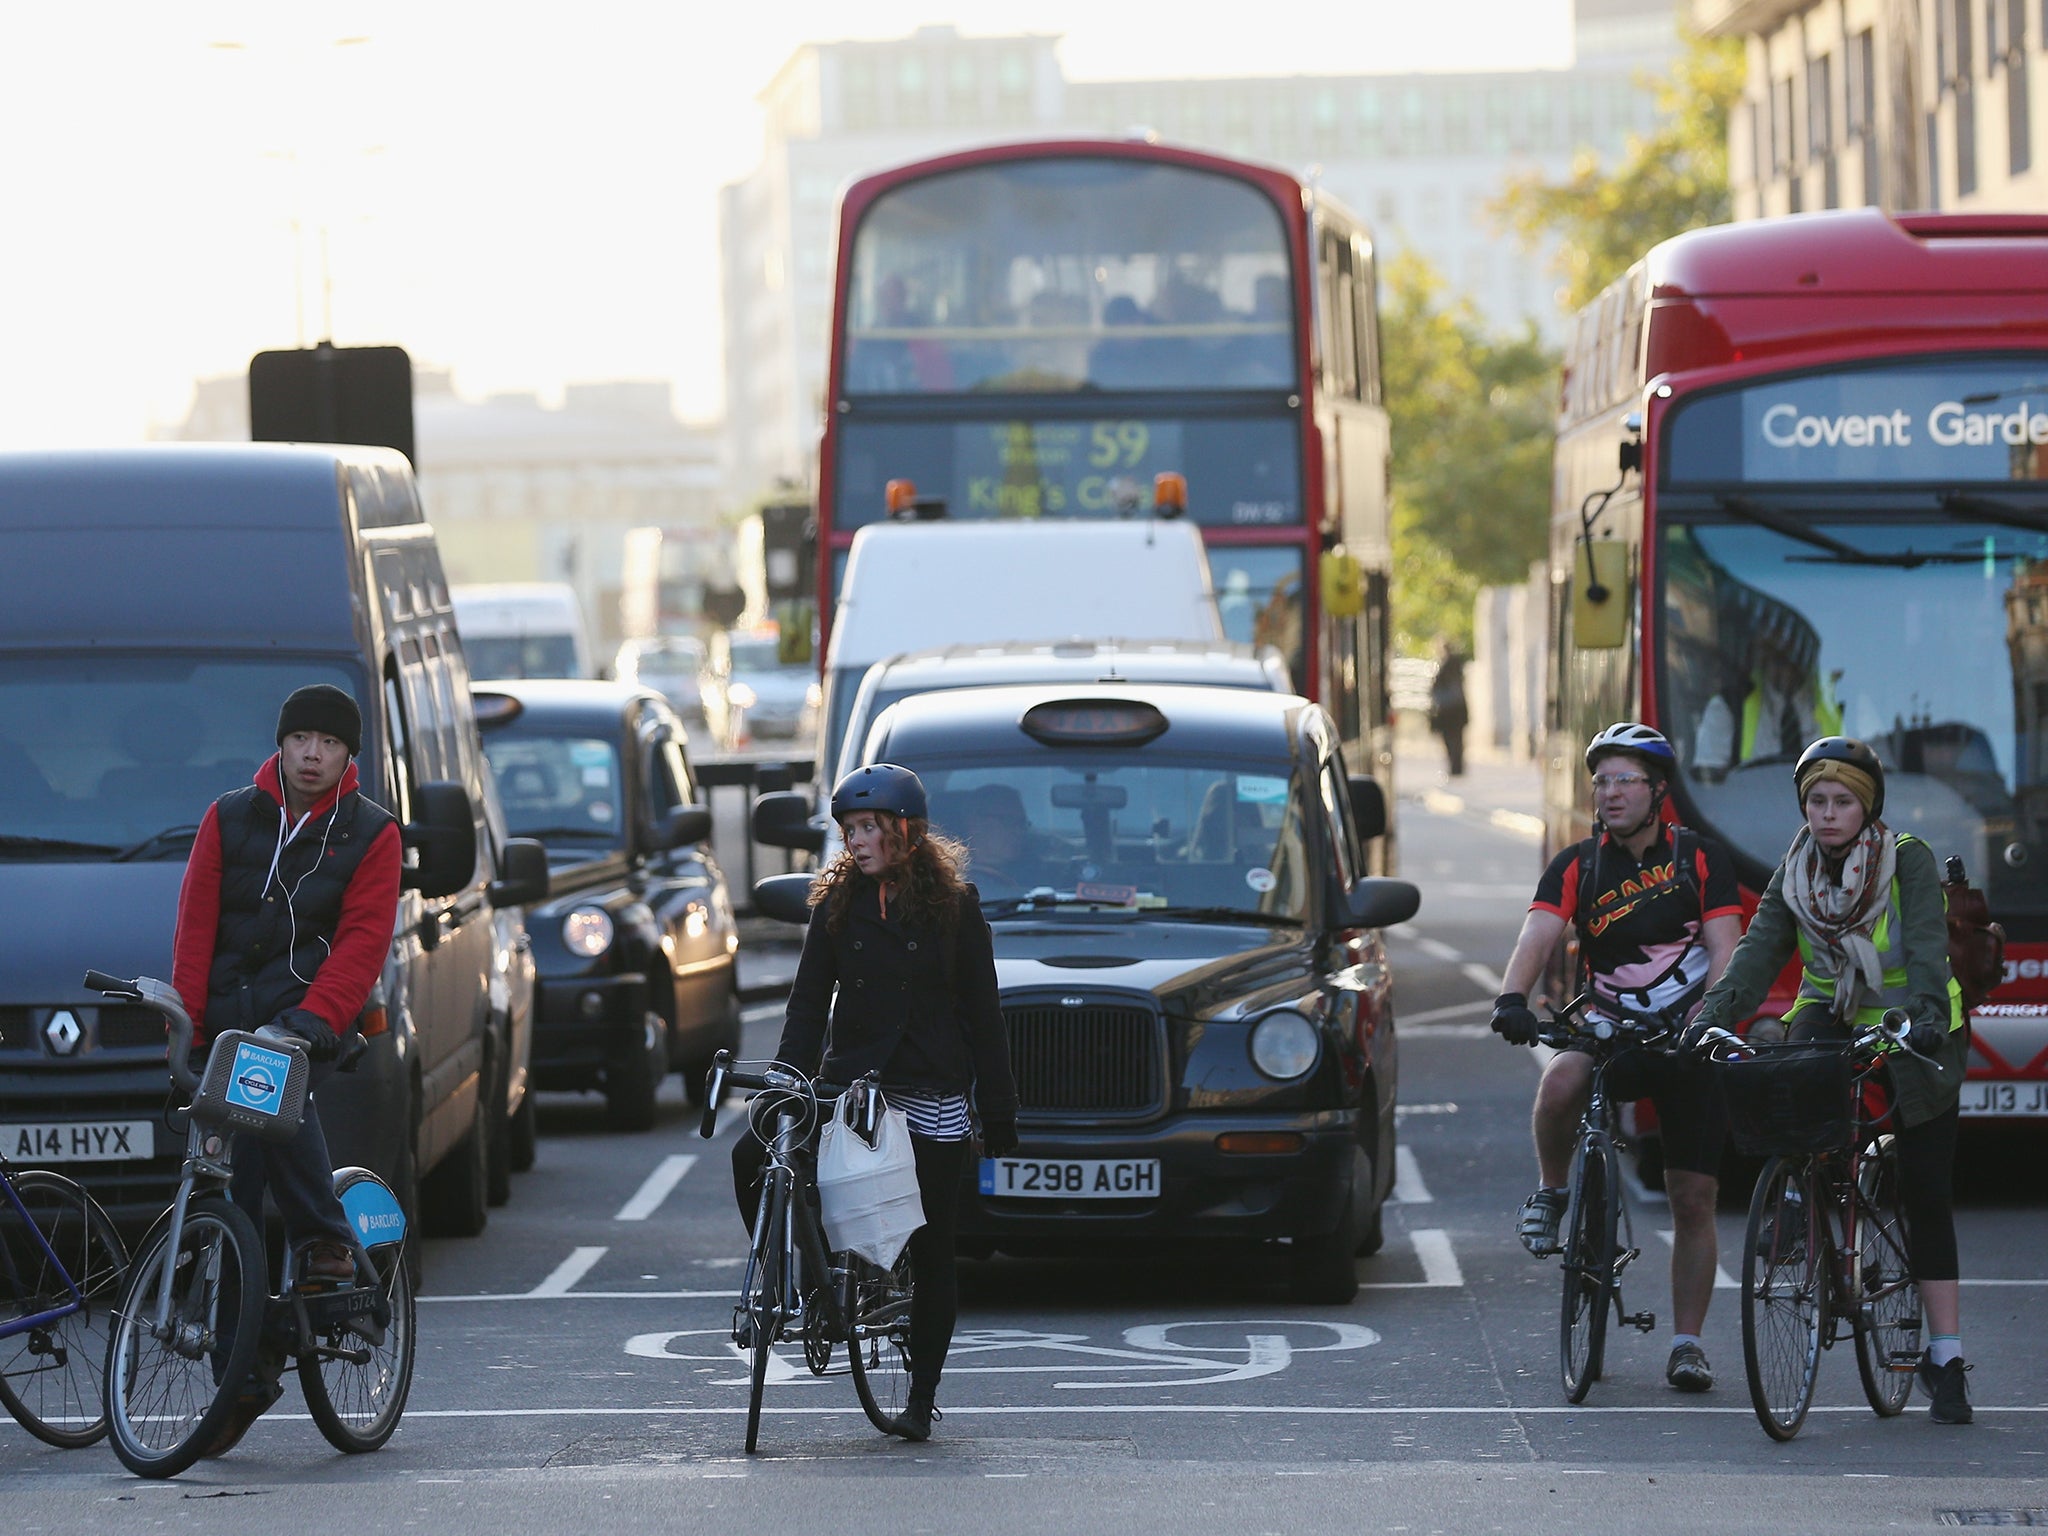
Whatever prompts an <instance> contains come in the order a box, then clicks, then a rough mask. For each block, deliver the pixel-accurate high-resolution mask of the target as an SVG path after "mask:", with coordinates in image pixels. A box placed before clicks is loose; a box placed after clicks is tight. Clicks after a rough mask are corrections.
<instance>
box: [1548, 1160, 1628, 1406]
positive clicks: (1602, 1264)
mask: <svg viewBox="0 0 2048 1536" xmlns="http://www.w3.org/2000/svg"><path fill="white" fill-rule="evenodd" d="M1613 1156H1614V1154H1613V1152H1612V1150H1611V1149H1610V1147H1609V1146H1608V1144H1607V1143H1606V1142H1592V1141H1589V1142H1582V1143H1581V1144H1580V1146H1579V1150H1578V1154H1577V1156H1576V1158H1575V1163H1576V1167H1575V1168H1574V1170H1573V1173H1574V1175H1575V1176H1574V1177H1573V1179H1572V1207H1571V1224H1570V1226H1569V1227H1568V1228H1567V1229H1566V1231H1565V1240H1564V1310H1563V1313H1562V1316H1561V1318H1560V1324H1559V1329H1558V1346H1559V1348H1558V1356H1559V1363H1560V1364H1561V1366H1562V1367H1563V1377H1564V1395H1565V1398H1566V1400H1567V1401H1569V1402H1574V1403H1580V1402H1584V1401H1585V1399H1586V1393H1587V1391H1588V1389H1589V1388H1591V1387H1592V1385H1593V1383H1594V1382H1596V1381H1598V1380H1599V1379H1600V1367H1601V1363H1602V1359H1603V1357H1604V1355H1605V1354H1606V1350H1607V1312H1608V1306H1609V1303H1610V1302H1611V1301H1612V1299H1613V1296H1614V1232H1615V1225H1616V1222H1617V1220H1618V1219H1619V1214H1620V1213H1619V1212H1618V1211H1617V1210H1616V1208H1615V1201H1616V1200H1617V1199H1619V1198H1620V1191H1619V1190H1618V1189H1617V1188H1616V1181H1615V1178H1614V1163H1613Z"/></svg>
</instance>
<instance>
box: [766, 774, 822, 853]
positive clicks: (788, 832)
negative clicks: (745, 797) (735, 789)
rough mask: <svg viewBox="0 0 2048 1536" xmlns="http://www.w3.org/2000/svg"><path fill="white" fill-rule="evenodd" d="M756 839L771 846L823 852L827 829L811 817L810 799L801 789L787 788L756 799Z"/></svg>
mask: <svg viewBox="0 0 2048 1536" xmlns="http://www.w3.org/2000/svg"><path fill="white" fill-rule="evenodd" d="M753 821H754V841H755V842H757V843H766V844H767V845H768V846H769V847H770V848H793V849H796V850H798V851H799V852H803V853H822V852H824V849H825V829H824V827H823V826H821V825H820V824H819V823H818V822H816V821H815V820H813V819H812V815H811V802H810V799H809V797H808V796H806V795H805V794H804V792H803V791H802V790H799V789H785V790H781V791H779V792H777V793H775V794H772V795H760V796H757V797H756V798H755V800H754V813H753Z"/></svg>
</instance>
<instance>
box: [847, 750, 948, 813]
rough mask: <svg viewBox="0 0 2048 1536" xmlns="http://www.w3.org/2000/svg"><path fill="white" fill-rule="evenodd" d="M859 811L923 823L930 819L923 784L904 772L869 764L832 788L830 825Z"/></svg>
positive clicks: (888, 766)
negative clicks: (878, 812)
mask: <svg viewBox="0 0 2048 1536" xmlns="http://www.w3.org/2000/svg"><path fill="white" fill-rule="evenodd" d="M859 811H887V812H888V813H889V814H890V815H892V816H902V817H905V818H906V819H908V818H915V819H916V820H919V821H926V820H929V819H930V816H931V802H930V801H929V800H928V799H926V798H925V792H924V782H923V781H922V780H921V779H919V778H918V776H917V775H916V774H914V773H912V772H911V771H910V770H909V769H908V768H900V767H898V766H897V765H896V764H894V763H869V764H868V765H867V767H865V768H856V769H854V770H853V772H851V773H849V774H848V775H847V776H846V777H845V778H843V779H841V780H840V781H839V782H838V783H837V784H835V785H833V786H832V819H833V820H834V821H840V820H843V819H845V818H846V817H848V816H851V815H853V814H855V813H856V812H859Z"/></svg>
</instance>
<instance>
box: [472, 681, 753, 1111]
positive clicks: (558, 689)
mask: <svg viewBox="0 0 2048 1536" xmlns="http://www.w3.org/2000/svg"><path fill="white" fill-rule="evenodd" d="M475 697H476V710H477V719H478V722H479V724H480V725H481V726H482V728H483V733H484V752H485V754H486V756H488V757H489V759H490V764H491V772H492V775H493V776H494V777H495V779H496V780H497V788H498V795H499V798H500V799H501V800H502V801H503V802H504V806H505V816H506V820H507V822H508V823H509V824H510V826H511V827H512V829H513V830H514V831H515V832H517V833H518V834H520V835H521V836H527V837H535V838H538V839H540V841H541V842H542V843H544V844H545V845H546V846H547V854H548V877H549V896H548V899H547V901H546V902H544V903H542V904H539V905H536V906H532V907H529V908H528V909H527V914H526V921H527V930H528V933H529V936H530V938H531V941H532V944H533V954H534V963H535V966H536V967H537V970H538V974H539V985H538V991H537V999H536V1003H535V1009H534V1029H533V1076H534V1080H535V1081H536V1082H537V1083H538V1084H539V1086H541V1087H542V1088H569V1089H601V1090H602V1091H603V1093H604V1096H605V1104H606V1110H607V1113H608V1114H609V1115H610V1117H611V1119H612V1122H613V1123H614V1124H615V1125H616V1126H618V1128H619V1129H621V1130H631V1131H642V1130H646V1129H647V1128H648V1127H649V1126H651V1125H652V1124H653V1123H654V1105H655V1095H656V1093H657V1091H658V1090H659V1089H660V1086H661V1082H662V1079H663V1078H664V1077H666V1076H667V1075H668V1073H669V1071H670V1070H671V1069H673V1068H680V1069H681V1070H682V1073H683V1086H684V1088H685V1090H686V1092H688V1093H689V1095H690V1096H691V1097H693V1098H695V1097H699V1096H701V1094H702V1093H703V1089H704V1080H705V1077H706V1075H707V1074H708V1072H709V1070H710V1065H711V1057H712V1055H713V1054H714V1053H715V1052H717V1051H720V1050H737V1049H738V1048H739V1039H740V996H739V979H738V974H737V969H736V967H735V965H734V956H735V954H736V952H737V951H738V949H739V929H738V926H737V925H736V924H735V922H734V920H733V910H732V899H731V897H730V895H729V894H728V893H727V891H726V885H725V875H724V873H723V872H722V871H721V870H720V869H719V867H718V861H717V860H716V859H715V858H714V857H713V856H712V853H711V849H710V846H709V844H708V842H707V841H706V839H708V838H709V836H710V834H711V813H710V811H709V810H708V809H706V807H705V806H704V805H703V804H702V803H701V797H700V796H699V794H698V792H697V785H696V780H695V778H694V776H693V775H692V773H691V770H690V760H689V754H688V750H687V748H686V746H685V744H684V738H683V727H682V722H681V721H680V720H678V719H677V718H676V714H675V711H674V710H672V709H671V708H669V706H668V703H667V701H666V700H664V699H663V698H662V697H661V695H660V694H658V693H655V692H654V691H653V690H652V689H649V688H641V687H636V686H633V685H631V684H626V683H595V682H591V683H576V682H519V683H494V684H491V685H489V686H479V687H478V688H477V690H476V695H475Z"/></svg>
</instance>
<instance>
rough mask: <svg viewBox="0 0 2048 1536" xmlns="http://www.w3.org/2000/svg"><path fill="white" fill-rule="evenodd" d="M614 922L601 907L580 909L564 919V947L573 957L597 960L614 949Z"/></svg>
mask: <svg viewBox="0 0 2048 1536" xmlns="http://www.w3.org/2000/svg"><path fill="white" fill-rule="evenodd" d="M612 932H613V929H612V920H611V917H610V915H609V914H608V913H606V912H605V911H604V910H603V909H602V908H601V907H578V908H577V909H576V910H575V911H574V912H571V913H570V914H569V915H568V916H567V917H565V918H563V919H562V945H563V947H564V948H565V949H567V950H568V951H569V953H570V954H572V955H581V956H582V957H583V958H584V959H586V960H595V959H596V958H597V957H598V956H599V955H601V954H603V953H604V952H605V951H606V950H608V949H610V948H611V947H612Z"/></svg>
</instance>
